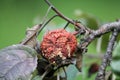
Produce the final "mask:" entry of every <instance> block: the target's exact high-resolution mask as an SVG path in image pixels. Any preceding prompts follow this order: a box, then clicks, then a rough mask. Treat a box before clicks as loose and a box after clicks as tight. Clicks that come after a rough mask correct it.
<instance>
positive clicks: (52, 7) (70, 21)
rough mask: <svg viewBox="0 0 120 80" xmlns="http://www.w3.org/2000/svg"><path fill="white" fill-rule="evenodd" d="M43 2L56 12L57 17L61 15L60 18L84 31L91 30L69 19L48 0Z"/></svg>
mask: <svg viewBox="0 0 120 80" xmlns="http://www.w3.org/2000/svg"><path fill="white" fill-rule="evenodd" d="M45 2H46V3H47V4H48V5H49V6H51V9H52V10H53V11H54V12H55V13H56V14H58V16H59V17H61V18H62V19H64V20H66V21H67V22H69V23H71V24H73V25H75V26H76V27H77V28H79V29H81V30H83V31H85V32H91V31H90V29H88V28H86V27H85V26H83V25H82V24H77V23H76V22H75V21H74V20H71V19H69V18H68V17H66V16H64V15H63V14H62V13H60V12H59V11H58V10H57V9H56V8H55V7H54V6H53V5H52V4H51V3H50V2H49V1H48V0H45Z"/></svg>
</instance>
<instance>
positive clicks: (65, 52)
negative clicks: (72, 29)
mask: <svg viewBox="0 0 120 80" xmlns="http://www.w3.org/2000/svg"><path fill="white" fill-rule="evenodd" d="M76 46H77V40H76V37H75V36H74V35H73V34H72V33H69V32H67V31H66V30H64V29H57V30H53V31H49V32H48V33H47V34H45V36H44V37H43V41H42V42H41V45H40V48H41V50H42V55H43V56H44V57H45V58H47V59H48V60H49V61H50V62H52V63H54V62H55V57H57V56H59V57H60V58H61V59H62V60H64V59H66V58H70V57H71V56H72V55H73V53H74V52H75V49H76Z"/></svg>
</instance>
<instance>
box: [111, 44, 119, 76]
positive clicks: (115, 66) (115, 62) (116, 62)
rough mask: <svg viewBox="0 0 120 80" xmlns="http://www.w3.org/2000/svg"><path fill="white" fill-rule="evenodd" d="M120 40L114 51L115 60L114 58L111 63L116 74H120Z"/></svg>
mask: <svg viewBox="0 0 120 80" xmlns="http://www.w3.org/2000/svg"><path fill="white" fill-rule="evenodd" d="M119 66H120V42H119V44H118V45H117V46H116V48H115V50H114V52H113V60H112V63H111V67H112V70H113V72H114V73H115V74H116V75H119V76H120V68H119Z"/></svg>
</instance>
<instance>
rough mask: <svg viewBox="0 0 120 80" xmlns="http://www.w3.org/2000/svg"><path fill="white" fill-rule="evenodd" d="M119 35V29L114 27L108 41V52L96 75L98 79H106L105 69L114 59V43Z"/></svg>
mask: <svg viewBox="0 0 120 80" xmlns="http://www.w3.org/2000/svg"><path fill="white" fill-rule="evenodd" d="M117 35H118V31H117V30H116V29H114V31H113V33H112V36H111V38H110V41H109V43H108V47H107V51H106V54H105V55H104V58H103V61H102V64H101V66H100V68H99V71H98V74H97V76H96V80H105V70H106V67H107V66H108V65H109V64H110V62H111V60H112V51H113V47H114V43H115V41H116V38H117Z"/></svg>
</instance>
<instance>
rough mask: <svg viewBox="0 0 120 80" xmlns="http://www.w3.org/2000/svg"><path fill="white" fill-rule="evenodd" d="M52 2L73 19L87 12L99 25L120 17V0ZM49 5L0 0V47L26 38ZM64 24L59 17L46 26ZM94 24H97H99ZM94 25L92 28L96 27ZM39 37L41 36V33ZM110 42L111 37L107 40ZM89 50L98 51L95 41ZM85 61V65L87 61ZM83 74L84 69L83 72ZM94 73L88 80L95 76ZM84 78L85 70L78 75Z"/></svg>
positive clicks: (37, 1)
mask: <svg viewBox="0 0 120 80" xmlns="http://www.w3.org/2000/svg"><path fill="white" fill-rule="evenodd" d="M50 2H51V3H52V4H53V5H54V6H55V7H56V8H57V9H58V10H59V11H60V12H62V13H63V14H64V15H65V16H67V17H69V18H71V19H74V20H76V19H79V18H80V17H84V16H91V17H87V18H90V20H91V18H92V20H93V19H95V20H96V21H99V23H98V25H100V24H104V23H106V22H112V21H115V20H116V19H119V18H120V11H119V10H120V9H119V8H120V0H50ZM47 8H48V5H47V4H46V3H45V2H44V0H0V49H2V48H4V47H7V46H9V45H12V44H17V43H19V42H21V41H22V40H23V39H24V38H25V31H26V29H27V27H32V26H34V25H35V24H39V23H41V22H42V19H43V17H44V15H45V13H46V11H47ZM52 15H54V12H53V11H51V12H50V13H49V15H48V18H49V17H50V16H52ZM48 18H47V19H48ZM81 20H82V19H81ZM83 21H84V19H83ZM93 21H94V20H93ZM64 24H65V21H64V20H61V19H60V18H56V19H54V21H52V23H51V25H49V26H47V27H48V29H54V28H55V27H58V26H59V27H60V26H61V25H62V27H63V25H64ZM93 25H94V26H95V27H97V26H98V25H97V24H93ZM93 25H92V26H93ZM52 26H54V27H52ZM92 26H90V28H94V27H92ZM94 29H96V28H94ZM107 38H109V37H107ZM39 39H42V38H41V36H40V37H39ZM107 42H108V39H107V40H106V44H107ZM104 44H105V43H104ZM104 49H105V48H104ZM89 53H96V49H95V45H90V49H89ZM85 60H87V59H85ZM95 61H96V62H98V61H97V60H92V59H91V61H89V59H88V61H87V63H89V62H91V63H92V62H95ZM91 63H89V64H91ZM84 64H85V65H86V63H84ZM89 64H88V65H89ZM83 69H84V70H85V71H86V72H87V69H88V67H87V68H86V67H85V68H84V67H83ZM75 72H76V71H75ZM83 74H85V73H84V72H83ZM77 75H80V74H77ZM94 77H95V76H94ZM94 77H92V78H89V79H88V80H90V79H91V80H93V79H94ZM81 78H82V80H87V79H86V74H85V76H83V77H81V76H78V77H76V80H79V79H81Z"/></svg>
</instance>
